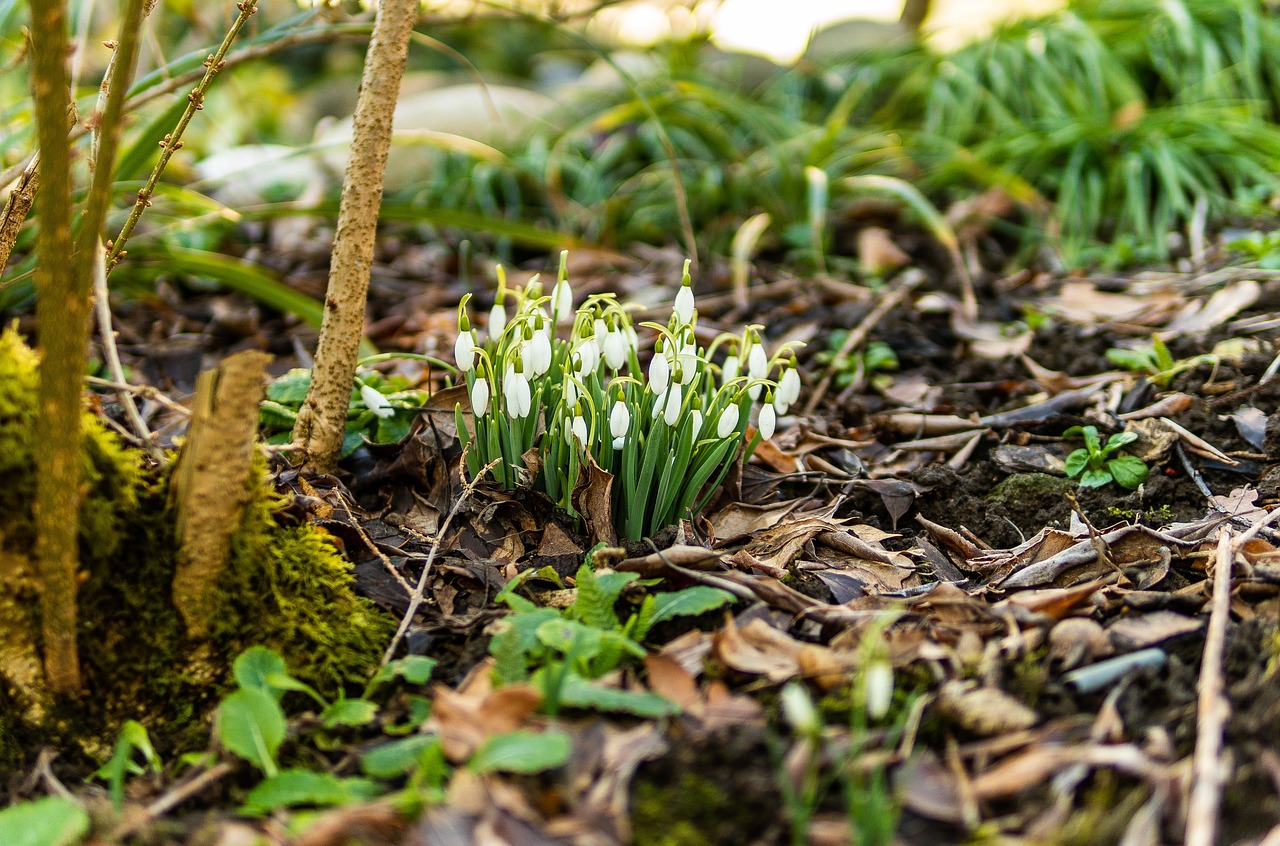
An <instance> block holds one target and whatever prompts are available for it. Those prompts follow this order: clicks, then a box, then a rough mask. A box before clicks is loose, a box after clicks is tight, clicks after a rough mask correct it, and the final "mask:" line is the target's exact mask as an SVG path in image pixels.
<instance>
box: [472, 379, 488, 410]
mask: <svg viewBox="0 0 1280 846" xmlns="http://www.w3.org/2000/svg"><path fill="white" fill-rule="evenodd" d="M488 410H489V380H488V379H485V378H483V377H481V378H479V379H477V380H476V381H475V384H474V385H472V386H471V412H472V413H473V414H474V415H475V416H476V417H484V415H485V412H487V411H488Z"/></svg>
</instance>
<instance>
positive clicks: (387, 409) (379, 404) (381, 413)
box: [360, 385, 396, 417]
mask: <svg viewBox="0 0 1280 846" xmlns="http://www.w3.org/2000/svg"><path fill="white" fill-rule="evenodd" d="M360 398H361V399H362V400H364V405H365V408H367V409H369V410H370V411H372V412H373V413H374V415H376V416H377V417H390V416H391V415H393V414H395V413H396V410H395V409H394V408H392V407H391V403H389V402H387V398H386V397H384V396H383V395H382V394H380V393H378V391H376V390H374V389H373V388H370V387H369V386H368V385H361V386H360Z"/></svg>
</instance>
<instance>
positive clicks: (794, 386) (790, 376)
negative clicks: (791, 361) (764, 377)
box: [777, 367, 800, 405]
mask: <svg viewBox="0 0 1280 846" xmlns="http://www.w3.org/2000/svg"><path fill="white" fill-rule="evenodd" d="M777 396H778V397H780V398H782V399H784V401H785V402H786V404H787V405H791V404H792V403H793V402H795V401H796V400H798V399H800V371H798V370H796V369H795V368H794V367H788V368H787V370H786V372H785V373H783V374H782V379H781V380H779V382H778V394H777Z"/></svg>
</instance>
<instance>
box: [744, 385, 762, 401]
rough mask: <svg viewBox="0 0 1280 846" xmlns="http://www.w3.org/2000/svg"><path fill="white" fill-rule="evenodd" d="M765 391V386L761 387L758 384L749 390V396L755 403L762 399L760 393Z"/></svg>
mask: <svg viewBox="0 0 1280 846" xmlns="http://www.w3.org/2000/svg"><path fill="white" fill-rule="evenodd" d="M763 389H764V385H761V384H760V383H758V382H757V383H756V384H754V385H752V386H751V387H749V388H747V396H749V397H751V400H752V401H753V402H754V401H755V400H758V399H760V391H762V390H763Z"/></svg>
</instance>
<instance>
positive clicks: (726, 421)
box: [716, 405, 738, 440]
mask: <svg viewBox="0 0 1280 846" xmlns="http://www.w3.org/2000/svg"><path fill="white" fill-rule="evenodd" d="M737 430H738V407H737V406H736V405H730V406H728V407H726V408H725V410H724V411H722V412H720V422H719V423H717V424H716V437H717V438H719V439H720V440H724V439H725V438H727V437H729V436H730V435H733V434H734V433H735V432H737Z"/></svg>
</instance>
